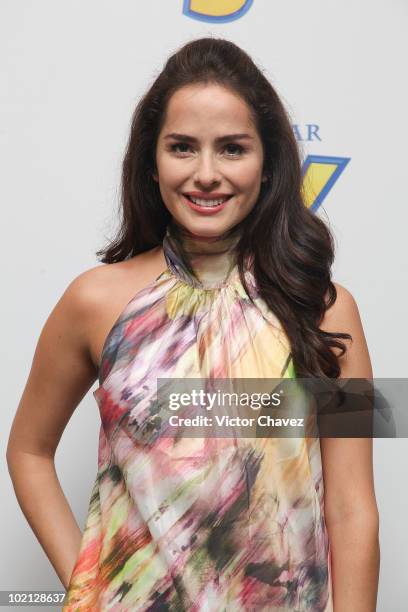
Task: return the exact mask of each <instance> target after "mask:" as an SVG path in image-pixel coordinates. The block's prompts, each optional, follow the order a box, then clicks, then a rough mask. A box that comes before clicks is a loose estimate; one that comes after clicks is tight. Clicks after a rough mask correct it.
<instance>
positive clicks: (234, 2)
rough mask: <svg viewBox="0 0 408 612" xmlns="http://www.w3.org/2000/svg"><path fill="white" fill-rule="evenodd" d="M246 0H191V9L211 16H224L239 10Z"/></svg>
mask: <svg viewBox="0 0 408 612" xmlns="http://www.w3.org/2000/svg"><path fill="white" fill-rule="evenodd" d="M245 4H246V0H191V2H190V9H191V10H192V11H196V12H197V13H201V14H202V15H208V16H211V17H222V16H224V15H230V14H231V13H235V12H236V11H239V9H241V8H242V7H243V6H244V5H245Z"/></svg>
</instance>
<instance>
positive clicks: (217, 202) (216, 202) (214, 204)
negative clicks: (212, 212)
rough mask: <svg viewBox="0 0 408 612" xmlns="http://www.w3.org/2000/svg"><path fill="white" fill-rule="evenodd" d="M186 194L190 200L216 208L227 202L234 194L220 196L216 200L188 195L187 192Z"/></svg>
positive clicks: (202, 205) (199, 204) (205, 206)
mask: <svg viewBox="0 0 408 612" xmlns="http://www.w3.org/2000/svg"><path fill="white" fill-rule="evenodd" d="M184 196H185V197H186V198H187V199H188V200H190V202H192V203H193V204H195V205H196V206H200V207H202V208H216V207H217V206H221V205H222V204H225V202H227V201H228V200H229V199H231V198H232V195H230V196H228V197H226V198H218V199H214V200H204V199H203V198H193V197H191V196H189V195H187V194H186V193H185V194H184Z"/></svg>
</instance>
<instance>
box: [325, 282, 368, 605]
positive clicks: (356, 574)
mask: <svg viewBox="0 0 408 612" xmlns="http://www.w3.org/2000/svg"><path fill="white" fill-rule="evenodd" d="M335 286H336V289H337V300H336V302H335V303H334V304H333V306H331V308H330V309H329V310H327V311H326V313H325V317H324V319H323V321H322V324H321V326H320V328H321V329H323V330H324V331H331V332H347V333H349V334H351V336H352V341H350V340H345V341H344V342H345V344H346V346H347V351H346V353H345V355H343V356H342V357H340V362H339V363H340V367H341V374H340V376H341V378H366V379H372V377H373V374H372V368H371V362H370V357H369V353H368V348H367V343H366V340H365V337H364V331H363V327H362V324H361V319H360V315H359V311H358V307H357V304H356V302H355V300H354V298H353V296H352V295H351V293H350V292H349V291H347V289H345V288H344V287H342V286H341V285H339V284H338V283H335ZM320 444H321V452H322V468H323V479H324V491H325V492H324V505H325V520H326V526H327V531H328V535H329V542H330V550H331V570H332V584H333V604H334V612H350V611H351V610H352V611H353V612H375V610H376V601H377V589H378V577H379V568H380V548H379V537H378V532H379V517H378V510H377V503H376V498H375V492H374V477H373V460H372V446H373V442H372V438H321V440H320Z"/></svg>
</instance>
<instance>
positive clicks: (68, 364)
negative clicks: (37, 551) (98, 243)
mask: <svg viewBox="0 0 408 612" xmlns="http://www.w3.org/2000/svg"><path fill="white" fill-rule="evenodd" d="M90 278H92V271H88V272H85V273H83V274H81V275H80V276H78V277H77V278H76V279H75V280H74V281H73V282H72V283H71V284H70V285H69V287H68V288H67V289H66V291H65V293H64V294H63V296H62V297H61V299H60V300H59V302H58V303H57V304H56V306H55V308H54V309H53V311H52V312H51V314H50V316H49V318H48V319H47V321H46V323H45V325H44V328H43V330H42V332H41V334H40V337H39V340H38V344H37V347H36V350H35V354H34V358H33V362H32V365H31V370H30V374H29V377H28V380H27V383H26V386H25V388H24V391H23V394H22V397H21V400H20V403H19V405H18V408H17V412H16V415H15V418H14V421H13V425H12V428H11V432H10V437H9V441H8V447H7V463H8V467H9V472H10V476H11V479H12V482H13V486H14V490H15V493H16V496H17V499H18V502H19V504H20V507H21V509H22V511H23V513H24V515H25V517H26V519H27V521H28V522H29V524H30V526H31V528H32V530H33V531H34V533H35V535H36V537H37V539H38V541H39V542H40V544H41V546H42V547H43V549H44V551H45V553H46V555H47V557H48V558H49V560H50V562H51V564H52V565H53V567H54V569H55V571H56V573H57V575H58V577H59V578H60V580H61V582H62V584H63V585H64V587H65V588H67V586H68V584H69V580H70V577H71V574H72V570H73V568H74V565H75V562H76V559H77V557H78V554H79V546H80V541H81V537H82V534H81V531H80V529H79V527H78V524H77V522H76V520H75V518H74V515H73V513H72V510H71V508H70V506H69V504H68V502H67V499H66V497H65V495H64V493H63V491H62V488H61V485H60V483H59V480H58V477H57V474H56V471H55V463H54V456H55V452H56V449H57V446H58V443H59V440H60V438H61V435H62V433H63V431H64V429H65V427H66V425H67V423H68V421H69V419H70V418H71V416H72V414H73V412H74V410H75V408H76V407H77V406H78V404H79V403H80V401H81V400H82V398H83V397H84V395H85V394H86V393H87V391H88V390H89V389H90V387H91V386H92V384H93V383H94V381H95V380H96V377H97V374H96V368H95V364H94V363H93V362H92V359H91V356H90V351H89V346H90V343H89V329H90V325H92V317H93V316H94V315H95V312H96V310H95V309H96V302H97V294H96V293H95V292H94V291H93V290H92V283H91V282H90Z"/></svg>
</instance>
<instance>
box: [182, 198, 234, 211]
mask: <svg viewBox="0 0 408 612" xmlns="http://www.w3.org/2000/svg"><path fill="white" fill-rule="evenodd" d="M232 197H233V196H229V197H228V199H227V200H226V201H225V202H223V203H222V204H218V205H217V206H199V205H198V204H194V202H192V201H191V200H190V199H189V198H188V197H187V196H185V195H184V194H183V198H184V201H185V202H186V203H187V204H188V205H189V207H190V208H191V209H192V210H194V211H196V212H199V213H201V214H202V215H215V214H217V213H218V212H220V211H221V210H223V209H224V208H225V206H226V205H227V204H228V202H229V201H230V200H231V198H232Z"/></svg>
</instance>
